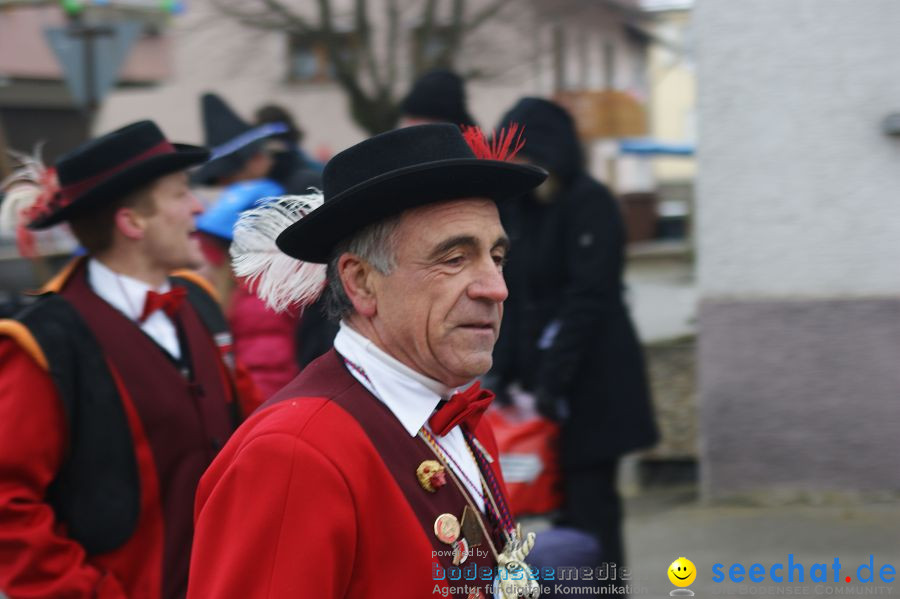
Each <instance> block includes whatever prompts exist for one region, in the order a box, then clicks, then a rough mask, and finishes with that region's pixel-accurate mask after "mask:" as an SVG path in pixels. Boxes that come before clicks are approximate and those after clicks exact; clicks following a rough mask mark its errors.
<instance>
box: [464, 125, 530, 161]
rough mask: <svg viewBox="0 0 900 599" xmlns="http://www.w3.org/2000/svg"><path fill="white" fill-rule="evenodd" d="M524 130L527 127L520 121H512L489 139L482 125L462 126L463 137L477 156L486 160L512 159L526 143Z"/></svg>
mask: <svg viewBox="0 0 900 599" xmlns="http://www.w3.org/2000/svg"><path fill="white" fill-rule="evenodd" d="M524 132H525V127H522V126H521V125H520V124H519V123H510V124H509V128H503V129H500V132H499V133H494V135H492V136H491V139H490V141H488V140H487V139H486V138H485V136H484V132H482V130H481V128H480V127H475V126H466V125H463V126H462V134H463V138H464V139H465V140H466V143H467V144H469V147H470V148H472V152H474V153H475V157H476V158H481V159H486V160H502V161H508V160H512V158H513V157H514V156H515V155H516V154H518V153H519V150H521V149H522V147H523V146H524V145H525V138H524V137H522V134H523V133H524Z"/></svg>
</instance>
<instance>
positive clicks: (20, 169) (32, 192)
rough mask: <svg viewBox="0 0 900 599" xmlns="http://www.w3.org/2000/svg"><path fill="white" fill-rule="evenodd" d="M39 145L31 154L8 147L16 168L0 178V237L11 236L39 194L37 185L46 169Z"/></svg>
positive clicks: (39, 188) (40, 145)
mask: <svg viewBox="0 0 900 599" xmlns="http://www.w3.org/2000/svg"><path fill="white" fill-rule="evenodd" d="M42 145H43V144H38V145H37V146H36V147H35V149H34V154H26V153H24V152H19V151H17V150H8V152H9V155H10V156H12V158H13V159H14V160H15V162H16V163H17V167H16V169H15V170H14V171H13V172H12V174H10V175H9V176H8V177H6V178H5V179H3V180H2V181H0V190H7V191H6V196H5V197H4V198H3V203H2V204H0V237H3V238H10V239H14V238H15V236H16V228H17V227H18V225H19V219H20V218H21V217H22V215H23V214H24V213H25V212H26V211H27V210H28V209H29V208H31V207H32V206H33V205H34V203H35V202H36V201H37V199H38V197H39V196H40V195H41V184H42V182H43V180H44V177H45V174H46V172H47V167H46V166H44V162H43V160H42V159H41V147H42Z"/></svg>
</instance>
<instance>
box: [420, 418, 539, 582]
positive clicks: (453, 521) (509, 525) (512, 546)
mask: <svg viewBox="0 0 900 599" xmlns="http://www.w3.org/2000/svg"><path fill="white" fill-rule="evenodd" d="M419 436H420V437H421V438H422V440H423V441H425V442H426V444H427V445H428V446H429V447H430V448H431V450H432V452H433V453H434V455H435V456H436V457H437V458H438V459H439V460H440V462H439V464H438V465H440V466H443V470H442V472H441V474H445V475H447V476H449V478H450V480H452V481H453V483H454V485H455V486H456V487H457V488H458V489H459V491H460V492H461V493H462V495H463V497H464V498H465V499H466V502H467V504H468V505H467V506H466V507H465V508H464V509H463V513H462V521H461V522H460V519H459V518H457V517H456V516H455V515H453V514H441V515H439V516H438V517H437V518H436V519H435V521H434V534H435V536H436V537H437V538H438V540H439V541H441V542H442V543H444V544H446V545H450V546H451V547H452V549H453V565H454V566H458V565H460V564H462V563H463V562H465V561H466V559H467V558H468V556H469V551H470V549H471V548H472V547H475V546H478V545H481V544H482V543H487V544H488V546H489V547H490V550H491V553H492V554H493V555H494V558H495V559H496V561H497V576H496V578H495V579H494V591H493V593H494V597H495V598H496V599H518V598H521V597H525V598H527V599H537V598H538V597H540V595H541V586H540V584H538V581H537V580H535V579H534V577H533V576H532V574H531V567H530V566H529V565H528V564H527V563H526V562H525V558H526V557H528V554H529V553H530V552H531V549H532V548H533V547H534V541H535V535H534V533H533V532H532V533H528V534H527V535H523V534H522V527H521V525H514V524H513V520H512V516H511V514H510V512H509V507H508V506H507V505H506V501H505V500H504V498H503V496H502V494H501V493H500V492H499V484H498V483H497V481H496V480H494V477H493V473H492V472H491V471H490V465H489V464H490V462H488V460H487V459H486V458H485V456H484V455H481V459H479V454H481V453H482V452H484V450H483V449H482V447H481V445H480V444H477V445H475V448H476V449H477V452H476V451H472V446H473V445H474V444H473V443H472V440H474V437H472V436H471V435H470V434H467V435H466V437H467V441H469V449H470V451H472V457H473V458H474V459H475V462H476V464H477V466H478V469H479V474H480V482H481V485H482V489H483V490H484V495H485V499H486V505H487V507H488V508H489V509H492V510H493V514H494V515H495V516H496V519H497V521H498V522H499V524H500V526H501V528H502V529H503V531H504V535H505V536H506V544H505V545H504V547H503V551H501V552H498V551H497V549H496V547H495V546H494V543H493V541H491V536H490V534H489V533H488V531H487V527H486V526H485V523H484V519H483V517H482V514H481V511H480V510H478V509H477V508H475V506H474V503H473V501H472V498H471V496H470V495H469V493H468V492H467V491H466V489H465V488H464V486H463V484H462V483H461V482H460V480H459V478H458V477H457V476H456V474H455V473H454V471H453V470H452V469H451V468H450V467H449V464H448V454H447V453H446V452H445V451H443V448H442V447H441V446H440V444H439V443H438V441H437V439H435V438H434V437H433V436H432V435H431V434H430V433H428V431H426V430H425V429H424V428H423V429H422V430H421V431H420V433H419ZM484 453H486V452H484ZM450 459H452V457H451V458H450ZM428 462H430V460H429V461H427V462H422V464H421V465H420V466H419V469H418V471H417V473H416V474H417V476H418V478H419V481H420V484H421V485H422V488H423V489H425V490H426V491H429V492H433V491H432V490H431V488H429V487H432V486H433V485H430V484H429V485H426V484H425V482H424V481H423V479H425V480H429V482H430V479H429V478H428V477H430V476H433V473H434V472H435V471H436V469H435V467H434V465H433V464H429V463H428ZM454 463H455V462H454ZM426 464H427V467H426ZM426 468H427V469H426ZM485 470H487V471H488V476H487V479H486V477H485ZM460 471H461V469H460ZM435 490H436V489H435Z"/></svg>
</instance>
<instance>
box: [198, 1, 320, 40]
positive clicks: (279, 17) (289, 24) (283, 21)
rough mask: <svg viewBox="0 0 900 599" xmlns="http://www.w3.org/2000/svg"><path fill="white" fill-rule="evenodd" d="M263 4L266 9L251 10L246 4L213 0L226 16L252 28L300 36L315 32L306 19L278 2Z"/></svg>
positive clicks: (214, 4)
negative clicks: (286, 32)
mask: <svg viewBox="0 0 900 599" xmlns="http://www.w3.org/2000/svg"><path fill="white" fill-rule="evenodd" d="M261 2H262V4H263V6H264V8H262V9H258V10H249V9H247V8H246V3H241V2H236V1H229V0H213V6H215V7H216V9H218V10H219V11H220V12H221V13H223V14H225V15H226V16H229V17H231V18H233V19H236V20H237V21H239V22H241V23H243V24H245V25H248V26H250V27H255V28H258V29H266V30H269V31H289V32H291V33H295V34H298V35H311V34H313V33H314V32H315V30H314V29H313V27H311V26H310V25H309V23H308V22H307V21H306V19H304V18H303V17H301V16H300V15H298V14H297V13H295V12H293V11H292V10H290V9H289V8H288V7H287V6H285V5H284V4H282V3H281V2H279V1H278V0H261ZM238 6H240V7H241V8H238Z"/></svg>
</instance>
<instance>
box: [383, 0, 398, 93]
mask: <svg viewBox="0 0 900 599" xmlns="http://www.w3.org/2000/svg"><path fill="white" fill-rule="evenodd" d="M386 1H387V17H388V19H387V38H386V40H385V43H386V44H387V49H386V52H385V56H386V58H387V81H386V83H385V90H386V91H387V92H388V93H389V94H393V93H394V86H395V85H396V83H397V56H398V51H397V50H398V48H399V45H400V39H399V33H400V7H399V6H398V5H397V0H386Z"/></svg>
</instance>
